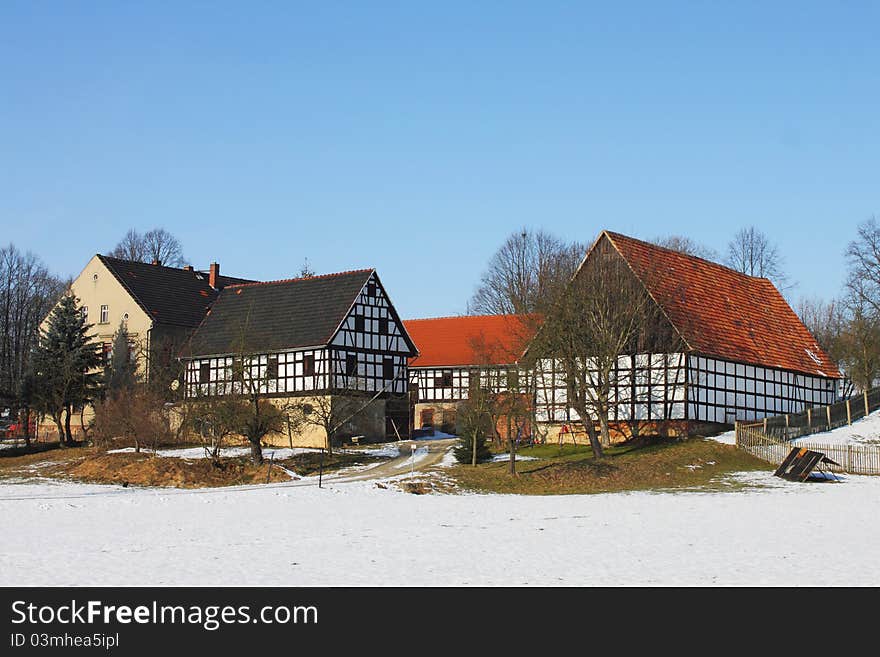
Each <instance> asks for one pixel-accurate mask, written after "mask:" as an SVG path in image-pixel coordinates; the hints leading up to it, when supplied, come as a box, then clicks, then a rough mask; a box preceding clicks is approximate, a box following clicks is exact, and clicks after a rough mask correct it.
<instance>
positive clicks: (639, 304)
mask: <svg viewBox="0 0 880 657" xmlns="http://www.w3.org/2000/svg"><path fill="white" fill-rule="evenodd" d="M675 341H676V337H675V335H674V331H673V330H672V328H671V327H670V326H669V324H668V322H667V321H665V319H664V318H663V316H662V313H661V311H660V310H659V308H658V307H657V306H656V304H654V303H653V301H652V300H651V298H650V296H649V295H648V293H647V290H646V288H645V285H644V283H643V281H642V280H640V279H639V278H637V277H636V276H635V274H633V272H632V271H631V270H630V269H629V267H628V265H627V263H626V261H624V260H623V258H621V257H620V256H619V254H617V253H616V252H615V251H614V250H613V248H612V247H611V246H610V243H609V242H607V241H602V242H600V243H598V244H597V246H596V247H595V249H594V251H593V253H592V255H591V257H590V258H588V259H587V260H586V261H585V262H584V265H583V267H582V268H581V270H580V271H579V272H578V274H577V275H576V276H575V277H574V279H573V280H572V281H571V283H570V284H569V285H568V287H567V288H566V290H565V293H564V294H563V295H562V297H561V298H560V299H559V302H558V303H557V305H556V307H555V308H553V310H552V311H551V312H550V313H549V314H548V315H547V317H546V319H545V322H544V325H543V326H542V328H541V330H540V331H539V332H538V334H537V335H536V337H535V340H534V341H533V343H532V345H531V346H530V348H529V352H528V355H527V356H528V360H529V362H530V363H531V364H532V367H536V368H537V369H538V371H540V369H541V367H540V363H541V362H543V361H551V362H554V363H556V364H558V366H559V367H560V368H561V369H562V371H563V375H564V377H565V384H566V388H567V400H568V404H569V405H570V407H571V408H572V409H574V411H575V412H576V413H577V415H578V417H579V419H580V422H581V424H582V425H583V428H584V430H585V431H586V433H587V436H589V439H590V445H591V447H592V449H593V454H594V456H595V457H596V458H602V457H603V455H604V452H603V447H604V446H608V445H609V444H610V418H611V415H612V412H613V411H614V407H615V406H616V405H617V404H618V403H620V399H619V397H620V394H621V392H622V391H624V390H627V389H629V388H630V387H631V385H632V383H633V380H632V377H633V376H634V368H633V367H630V366H623V367H622V366H621V361H622V359H623V360H625V361H626V359H625V358H624V357H629V362H632V358H633V357H634V356H635V355H636V354H645V353H665V352H667V351H668V350H669V348H670V345H672V344H674V343H675ZM597 422H598V424H599V433H598V434H597V432H596V423H597Z"/></svg>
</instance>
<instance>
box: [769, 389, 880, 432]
mask: <svg viewBox="0 0 880 657" xmlns="http://www.w3.org/2000/svg"><path fill="white" fill-rule="evenodd" d="M878 408H880V388H873V389H871V390H868V391H867V392H861V393H859V394H857V395H855V396H853V397H850V398H848V399H844V400H842V401H839V402H837V403H835V404H830V405H828V406H814V407H812V408H808V409H806V410H805V411H802V412H801V413H785V414H783V415H775V416H773V417H766V418H764V419H763V420H762V421H761V422H759V423H758V424H759V425H760V426H761V430H762V432H763V433H764V434H765V435H767V436H772V437H774V438H778V439H779V440H783V441H786V440H794V439H795V438H801V437H803V436H809V435H811V434H814V433H820V432H823V431H830V430H831V429H836V428H838V427H842V426H845V425H848V424H852V423H853V422H855V421H856V420H859V419H861V418H863V417H865V416H866V415H868V414H869V413H873V412H874V411H876V410H877V409H878Z"/></svg>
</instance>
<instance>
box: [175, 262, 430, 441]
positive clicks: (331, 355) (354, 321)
mask: <svg viewBox="0 0 880 657" xmlns="http://www.w3.org/2000/svg"><path fill="white" fill-rule="evenodd" d="M417 353H418V352H417V350H416V348H415V346H414V344H413V341H412V339H411V338H410V337H409V335H408V334H407V331H406V329H405V328H404V325H403V323H402V322H401V321H400V318H399V317H398V314H397V311H396V310H395V309H394V306H393V305H392V303H391V300H390V299H389V297H388V294H387V293H386V291H385V288H384V287H383V285H382V283H381V281H380V280H379V276H378V274H377V273H376V270H374V269H363V270H358V271H351V272H343V273H337V274H328V275H323V276H312V277H308V278H298V279H290V280H282V281H271V282H265V283H253V284H245V285H231V286H228V287H226V288H225V289H224V290H223V291H222V293H221V294H220V296H219V298H218V299H217V301H216V302H215V303H214V304H213V306H212V307H211V310H210V312H209V313H208V315H207V316H206V317H205V320H204V321H203V322H202V324H201V325H200V326H199V328H198V329H197V330H196V331H195V333H194V334H193V336H192V339H191V341H190V344H189V347H188V349H187V350H186V351H185V352H184V353H182V356H181V357H182V360H184V361H185V363H186V375H185V376H186V378H185V389H186V394H187V396H188V397H190V398H192V397H197V396H213V395H226V394H230V393H234V392H238V391H240V390H239V387H240V386H241V382H240V381H236V380H235V377H236V374H235V373H236V372H237V371H239V370H240V367H239V368H237V367H236V359H244V360H246V363H247V366H248V367H249V368H250V370H249V371H252V372H253V374H254V380H257V381H258V382H259V386H260V392H261V393H262V394H265V395H266V396H268V397H274V398H289V397H292V396H293V397H303V398H307V397H311V398H317V397H321V398H324V399H328V398H329V401H330V402H331V403H342V401H343V400H344V399H345V398H346V397H352V396H353V395H355V394H357V395H359V397H362V398H364V400H365V403H364V408H363V410H362V411H361V412H358V413H357V414H356V416H355V417H352V418H350V421H348V422H347V423H346V425H345V426H344V427H342V428H341V430H340V432H339V433H338V434H337V436H338V437H340V438H346V437H348V436H351V435H360V436H363V437H364V438H365V439H366V440H373V441H378V440H382V439H385V438H396V437H398V436H402V435H404V434H405V433H406V432H407V431H408V427H409V424H410V422H409V403H408V399H407V388H408V378H409V376H408V368H407V359H409V358H411V357H413V356H416V355H417ZM237 386H238V387H237ZM277 441H280V442H281V443H283V444H288V442H292V443H293V444H296V445H300V446H312V447H322V446H324V445H325V441H326V435H324V434H323V433H322V432H321V431H320V430H319V428H318V427H312V430H308V429H307V428H306V429H303V431H301V432H300V434H299V435H298V436H275V437H271V436H270V437H269V439H268V442H277Z"/></svg>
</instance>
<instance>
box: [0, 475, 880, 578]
mask: <svg viewBox="0 0 880 657" xmlns="http://www.w3.org/2000/svg"><path fill="white" fill-rule="evenodd" d="M742 479H743V481H744V482H749V483H752V484H755V485H757V486H761V487H758V488H753V489H748V490H742V489H740V490H731V491H730V492H716V493H648V492H637V493H621V494H606V495H589V496H585V495H572V496H533V497H528V496H515V495H410V494H406V493H402V492H399V491H396V490H393V489H392V488H390V487H389V488H388V489H379V488H377V487H376V486H375V485H374V484H373V483H371V482H358V483H349V484H341V483H336V484H332V483H331V484H330V485H329V486H328V487H327V488H324V489H323V490H319V489H318V488H317V487H316V486H315V485H314V483H313V482H303V481H301V482H291V483H285V484H272V485H267V486H251V487H240V488H224V489H201V490H158V489H131V488H126V489H123V488H118V487H109V486H94V485H81V484H70V483H27V484H3V485H0V514H2V517H3V519H4V522H3V525H4V526H3V529H4V531H3V537H2V539H0V585H7V586H8V585H92V584H94V585H124V584H129V585H187V586H188V585H248V584H250V585H333V584H336V585H441V586H444V585H476V584H487V585H502V584H507V585H704V586H709V585H715V584H726V585H871V586H877V585H880V560H878V559H877V557H876V546H877V545H880V477H847V478H846V481H845V483H841V484H830V483H829V484H798V483H791V482H787V481H783V480H781V479H776V478H774V477H772V476H771V475H770V473H769V472H757V473H749V474H747V475H743V476H742ZM465 546H466V548H467V549H463V547H465ZM59 554H69V555H75V556H76V558H73V559H63V560H60V561H59V559H58V555H59ZM251 555H255V556H256V563H254V562H252V561H251V560H250V556H251Z"/></svg>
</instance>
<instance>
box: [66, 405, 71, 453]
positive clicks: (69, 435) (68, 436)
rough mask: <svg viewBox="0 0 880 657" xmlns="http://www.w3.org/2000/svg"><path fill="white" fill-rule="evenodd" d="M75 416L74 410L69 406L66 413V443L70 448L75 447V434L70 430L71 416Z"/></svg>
mask: <svg viewBox="0 0 880 657" xmlns="http://www.w3.org/2000/svg"><path fill="white" fill-rule="evenodd" d="M71 415H73V408H71V407H70V406H68V407H67V408H66V409H65V413H64V442H66V443H67V445H68V446H70V445H73V433H72V432H71V430H70V416H71Z"/></svg>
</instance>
